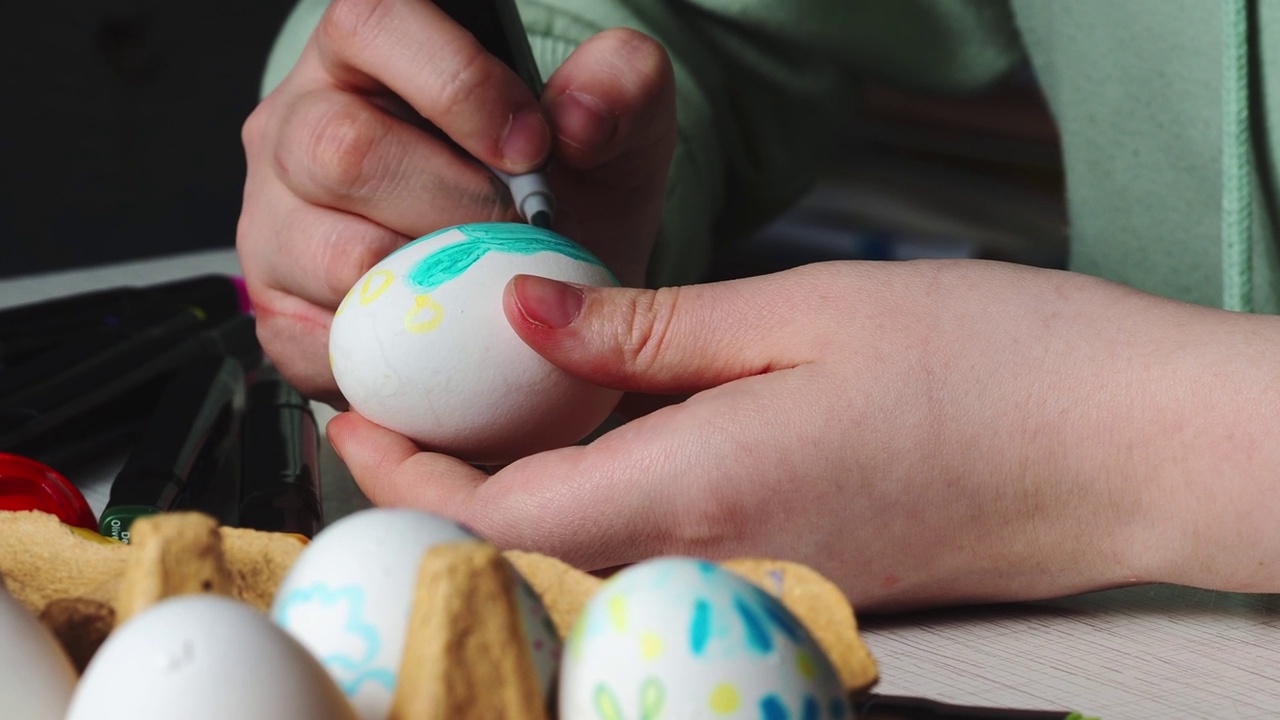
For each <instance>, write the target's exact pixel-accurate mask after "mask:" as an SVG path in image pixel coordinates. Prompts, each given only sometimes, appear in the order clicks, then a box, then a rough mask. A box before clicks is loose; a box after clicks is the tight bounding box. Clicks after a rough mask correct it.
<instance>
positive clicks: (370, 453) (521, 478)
mask: <svg viewBox="0 0 1280 720" xmlns="http://www.w3.org/2000/svg"><path fill="white" fill-rule="evenodd" d="M762 381H763V379H762V378H748V379H746V380H742V381H739V383H735V384H734V395H732V396H731V395H730V394H729V393H727V392H723V391H725V390H727V388H720V389H717V390H712V391H709V392H708V393H706V394H704V395H701V396H699V397H697V398H694V399H693V400H692V401H690V402H688V403H685V404H683V405H680V406H676V407H671V408H667V409H665V410H662V411H659V412H657V413H655V414H654V415H651V416H648V417H646V418H643V419H640V420H637V421H634V422H632V423H629V424H628V425H626V426H624V427H623V428H620V429H618V430H615V431H613V432H611V433H609V434H608V435H605V436H604V437H603V438H601V439H599V440H597V441H596V442H594V443H592V444H591V445H588V446H583V447H571V448H563V449H560V450H554V451H550V452H545V453H540V454H537V455H533V456H529V457H526V458H524V459H522V460H519V461H516V462H515V463H512V464H511V465H508V466H507V467H505V468H503V469H502V470H501V471H499V472H498V473H497V474H495V475H493V476H492V477H485V476H484V473H481V472H480V471H478V470H475V469H474V468H471V467H470V466H468V465H466V464H465V463H462V462H460V461H457V460H453V459H452V458H447V457H444V456H441V455H435V454H431V453H417V452H416V448H415V447H414V446H413V444H412V442H410V441H408V440H406V439H404V438H401V437H400V436H398V435H396V434H395V433H391V432H389V431H386V430H383V429H381V428H378V427H376V426H374V425H372V423H368V422H367V421H360V422H357V421H356V420H355V419H353V418H350V417H347V416H344V417H343V418H342V422H341V423H340V422H339V420H337V419H335V421H334V422H333V423H331V425H330V437H331V440H332V441H333V442H334V445H335V448H340V449H339V452H340V455H341V457H342V458H343V460H344V461H345V462H346V463H347V466H348V468H350V469H351V471H352V475H353V476H354V477H355V478H356V480H357V482H358V483H360V485H361V487H362V488H364V489H366V492H370V493H372V494H371V497H376V502H378V503H380V504H391V505H397V506H406V507H414V508H417V509H421V510H426V511H428V512H435V513H439V514H442V515H445V516H447V517H450V518H453V519H455V520H457V521H458V522H461V523H463V524H464V525H466V526H467V527H469V528H471V529H472V530H473V531H474V532H476V533H477V534H479V535H480V536H482V537H485V538H487V539H489V540H491V541H492V542H494V543H495V544H497V545H499V546H500V547H503V548H517V549H525V550H534V551H537V552H542V553H545V554H548V555H552V556H555V557H558V558H561V559H563V560H565V561H567V562H570V563H572V564H574V565H576V566H578V567H581V568H583V569H585V570H597V569H601V568H608V567H614V566H617V565H622V564H626V563H631V562H636V561H638V560H642V559H644V558H645V557H650V556H654V555H660V554H669V553H691V554H697V555H700V556H707V557H711V556H717V555H719V556H724V555H726V554H732V553H734V552H738V551H743V550H746V549H747V548H746V546H745V545H744V543H745V542H746V541H747V540H748V539H754V541H758V542H771V543H780V544H779V545H778V546H779V547H782V546H783V545H785V537H786V536H787V535H788V534H794V531H793V528H792V527H790V526H789V525H788V524H787V523H788V522H789V521H787V519H786V517H785V515H786V513H782V515H783V516H784V517H781V518H770V517H768V515H769V512H768V511H767V510H766V512H764V513H763V515H762V516H757V515H761V513H759V512H758V510H759V509H760V508H766V509H773V508H781V507H784V506H785V505H784V503H785V498H782V497H777V498H771V497H769V493H778V492H781V493H789V494H792V495H794V488H791V487H790V486H789V484H787V483H779V484H777V485H776V486H769V487H766V486H765V485H763V484H762V485H760V486H759V487H752V488H746V489H743V490H742V491H741V492H735V491H733V490H732V488H733V487H734V485H735V484H737V479H738V478H741V477H747V476H749V475H750V470H751V468H750V467H747V466H746V465H748V464H750V463H751V462H754V460H753V459H752V458H751V454H750V453H744V452H743V448H744V447H752V446H756V445H763V444H765V443H766V441H787V440H789V439H790V438H789V434H794V433H795V432H796V430H794V428H795V427H798V426H799V423H796V422H795V418H794V417H790V416H788V414H787V413H786V412H785V411H784V412H779V413H777V414H776V415H773V416H763V417H762V416H761V414H760V413H759V405H760V403H761V402H763V400H762V398H763V396H762V395H761V393H760V392H759V391H760V383H762ZM731 397H732V399H730V398H731ZM727 426H731V427H734V428H735V432H733V433H726V432H725V427H727ZM789 428H791V429H789ZM817 499H818V500H820V501H825V500H826V498H824V497H821V493H818V495H817ZM744 528H749V529H750V532H749V533H748V532H745V530H744Z"/></svg>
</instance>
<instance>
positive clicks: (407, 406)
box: [329, 223, 621, 463]
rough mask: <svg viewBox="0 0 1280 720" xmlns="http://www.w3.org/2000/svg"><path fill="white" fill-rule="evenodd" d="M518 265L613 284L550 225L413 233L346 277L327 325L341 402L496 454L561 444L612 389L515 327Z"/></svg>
mask: <svg viewBox="0 0 1280 720" xmlns="http://www.w3.org/2000/svg"><path fill="white" fill-rule="evenodd" d="M517 274H529V275H540V276H542V277H548V278H552V279H555V280H561V281H564V282H570V283H576V284H580V285H591V286H604V285H617V281H616V280H615V279H614V277H613V275H612V274H611V273H610V272H609V270H608V269H606V268H605V266H604V264H603V263H601V262H600V260H598V259H597V258H596V257H595V256H594V255H592V254H591V253H590V252H588V251H587V250H586V249H584V248H583V247H581V246H580V245H578V244H577V243H574V242H572V241H571V240H569V239H567V238H565V237H563V236H561V235H559V234H557V233H554V232H552V231H550V230H544V229H542V228H538V227H534V226H532V225H523V224H519V223H476V224H470V225H459V226H456V227H451V228H446V229H444V230H440V231H438V232H434V233H431V234H430V235H426V236H424V237H421V238H419V239H417V240H415V241H413V242H411V243H409V244H407V245H405V246H404V247H402V248H400V249H398V250H396V251H395V252H393V253H392V254H390V255H388V256H387V257H386V258H384V259H383V260H382V261H381V262H379V263H377V264H376V265H374V266H373V267H372V268H371V269H370V270H369V271H368V272H366V273H365V274H364V276H363V277H361V278H360V280H359V281H357V282H356V284H355V286H354V287H352V288H351V290H350V292H348V293H347V296H346V297H345V298H344V299H343V301H342V303H341V305H339V307H338V309H337V311H336V313H335V315H334V319H333V324H332V326H331V328H330V332H329V361H330V365H331V366H332V368H333V375H334V378H335V380H336V381H337V384H338V388H339V389H340V390H341V391H342V394H343V395H344V396H345V398H346V399H347V401H348V402H349V403H350V405H351V408H352V409H354V410H355V411H357V412H358V413H360V414H361V415H363V416H364V417H366V418H368V419H369V420H371V421H373V422H374V423H377V424H378V425H381V426H383V427H385V428H388V429H390V430H394V431H396V432H399V433H400V434H402V435H405V436H407V437H409V438H411V439H413V440H414V441H416V442H417V443H419V444H420V445H422V446H424V447H426V448H428V449H431V450H434V451H438V452H445V453H448V454H451V455H454V456H455V457H459V458H462V459H464V460H467V461H469V462H475V463H504V462H509V461H511V460H514V459H517V458H519V457H522V456H524V455H527V454H530V453H533V452H538V451H541V450H547V449H550V448H554V447H561V446H565V445H571V444H573V443H575V442H577V441H578V440H580V439H582V438H583V437H585V436H586V435H587V434H589V433H590V432H591V431H592V430H595V429H596V428H597V427H598V426H599V425H600V424H601V423H602V422H603V421H604V420H605V419H606V418H607V417H608V415H609V413H610V412H612V410H613V408H614V406H615V405H616V404H617V402H618V400H619V398H620V397H621V393H620V392H618V391H616V390H611V389H606V388H602V387H599V386H597V385H593V384H591V383H588V382H586V381H584V380H582V379H580V378H577V377H574V376H572V375H570V374H568V373H566V372H564V371H563V370H561V369H559V368H558V367H556V366H555V365H552V364H551V363H550V362H549V361H547V360H546V359H545V358H543V357H542V356H541V355H538V354H537V353H536V352H535V351H534V350H533V349H532V348H530V347H529V346H528V345H527V344H525V342H524V341H523V340H521V339H520V337H519V336H518V335H516V333H515V330H513V329H512V328H511V325H510V324H509V322H508V321H507V318H506V315H505V314H504V311H503V292H504V289H505V287H506V285H507V283H508V281H510V280H511V278H512V277H514V276H515V275H517Z"/></svg>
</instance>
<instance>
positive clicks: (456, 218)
mask: <svg viewBox="0 0 1280 720" xmlns="http://www.w3.org/2000/svg"><path fill="white" fill-rule="evenodd" d="M277 127H278V128H279V137H278V141H277V144H276V146H277V149H276V151H275V152H274V153H273V154H272V156H271V157H272V159H273V163H274V172H275V174H276V176H277V177H278V178H279V179H280V181H281V182H282V183H283V185H284V186H285V187H287V188H288V189H289V190H290V191H291V192H292V193H293V194H295V195H297V196H298V197H299V198H301V199H302V200H305V201H307V202H308V203H311V204H315V205H321V206H324V207H328V208H332V209H335V210H341V211H344V212H347V213H351V214H354V215H359V216H362V217H365V218H368V219H369V220H372V221H374V222H375V223H377V224H379V225H382V226H383V227H386V228H388V229H390V230H393V231H395V232H397V233H400V234H401V235H404V236H406V237H420V236H422V235H424V234H426V233H427V232H430V231H431V230H435V229H437V228H440V227H445V226H449V225H456V224H461V223H464V222H476V221H484V220H509V219H513V218H514V217H515V210H514V208H513V207H512V203H511V195H510V192H509V191H508V190H507V189H506V187H505V186H503V185H502V183H501V181H499V180H498V178H497V177H496V176H494V175H493V173H491V172H489V171H488V170H486V169H485V168H483V167H481V166H480V165H479V164H477V163H476V162H475V161H474V160H471V159H470V158H466V157H463V156H461V155H460V154H459V153H458V152H457V151H455V150H454V149H452V148H450V147H448V146H447V145H446V144H445V142H444V141H442V140H440V139H438V138H435V137H432V136H431V135H430V134H428V133H426V132H423V131H422V130H421V129H419V128H416V127H413V126H412V125H410V124H408V123H406V122H404V121H402V120H400V119H398V118H395V117H392V116H391V115H389V114H387V113H386V112H385V111H384V110H383V109H381V108H380V107H377V106H376V105H374V104H373V103H371V102H369V101H368V100H366V99H364V98H362V97H359V96H356V95H352V94H349V93H343V92H338V91H336V90H313V91H311V92H307V93H303V94H300V95H299V96H297V97H296V98H295V99H294V100H293V102H292V103H290V104H289V106H288V107H287V108H285V109H284V112H283V117H282V120H281V122H280V123H279V124H278V126H277Z"/></svg>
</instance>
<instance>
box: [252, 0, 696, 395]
mask: <svg viewBox="0 0 1280 720" xmlns="http://www.w3.org/2000/svg"><path fill="white" fill-rule="evenodd" d="M674 98H675V90H674V79H673V74H672V70H671V65H670V62H669V60H668V58H667V56H666V53H665V51H664V50H663V49H662V47H661V46H660V45H658V44H657V43H656V42H655V41H653V40H651V39H650V38H648V37H647V36H645V35H642V34H640V33H638V32H635V31H631V30H609V31H606V32H603V33H600V34H599V35H596V36H595V37H593V38H591V39H589V40H588V41H586V42H585V43H583V44H582V45H581V46H580V47H579V48H578V49H577V50H576V51H575V52H574V53H573V54H572V55H571V56H570V57H569V58H568V59H567V60H566V61H565V63H564V64H563V65H562V66H561V67H560V68H559V69H558V70H557V71H556V72H555V73H554V74H553V75H552V76H551V77H550V78H549V79H548V81H547V84H546V89H545V91H544V94H543V96H542V98H541V102H539V100H538V99H537V98H535V97H534V96H533V95H532V94H531V92H530V91H529V89H528V88H527V87H525V86H524V84H523V83H522V82H521V81H520V80H519V78H518V77H517V76H516V75H515V73H514V72H512V71H511V70H510V69H509V68H507V67H506V66H505V65H503V64H502V63H501V62H500V61H498V60H497V59H496V58H494V57H493V56H491V55H489V54H488V53H487V52H485V51H484V49H483V48H482V47H481V46H480V45H479V43H478V42H477V41H476V40H475V38H473V37H472V36H471V35H470V34H469V33H467V32H466V31H465V30H464V29H463V28H461V27H460V26H458V25H457V24H456V23H454V22H453V21H452V20H451V19H450V18H449V17H448V16H446V15H445V14H444V13H443V12H442V11H441V10H440V9H438V8H437V7H435V6H434V5H433V4H431V3H425V2H418V1H417V0H334V2H333V3H332V4H331V5H330V6H329V8H328V10H327V11H326V13H325V15H324V17H323V18H322V19H321V21H320V23H319V25H318V26H317V28H316V30H315V32H314V33H313V35H312V37H311V39H310V41H309V42H308V44H307V46H306V48H305V49H304V51H303V53H302V56H301V58H300V59H299V61H298V63H297V64H296V65H295V66H294V68H293V70H292V71H291V72H290V73H289V75H288V76H287V77H286V78H285V79H284V80H283V81H282V82H281V84H280V85H279V87H277V88H276V89H275V90H274V91H273V92H272V93H271V94H270V95H269V96H268V97H266V98H265V99H264V100H263V101H262V103H261V104H260V105H259V106H258V107H257V109H256V110H255V111H254V112H253V113H252V115H250V117H249V118H248V120H247V121H246V122H245V125H244V131H243V140H244V146H245V153H246V160H247V165H248V173H247V177H246V181H245V193H244V204H243V208H242V211H241V216H240V222H239V227H238V230H237V238H236V244H237V249H238V251H239V255H240V262H241V265H242V267H243V270H244V276H245V280H246V283H247V285H248V289H249V294H250V297H251V299H252V301H253V304H254V309H255V312H256V314H257V318H258V334H259V338H260V339H261V341H262V344H263V347H264V348H265V350H266V352H267V354H268V355H269V356H270V357H271V359H272V361H273V362H274V363H275V364H276V365H277V366H278V367H279V368H280V370H281V372H282V374H283V375H284V376H285V378H286V379H288V380H289V381H290V382H291V383H293V384H294V385H296V386H297V387H298V388H299V389H301V390H302V391H303V392H304V393H306V394H307V395H308V396H311V397H315V398H318V399H322V400H325V401H328V402H331V403H334V404H337V405H342V400H341V397H340V395H339V393H338V390H337V387H336V386H335V384H334V381H333V376H332V373H331V372H330V369H329V363H328V331H329V324H330V321H331V320H332V317H333V311H334V309H336V308H337V306H338V303H339V302H340V301H341V299H342V297H343V296H344V295H345V294H346V292H347V290H348V289H349V288H350V287H351V286H352V285H353V284H354V283H355V282H356V280H358V279H359V278H360V276H361V275H363V274H364V272H365V271H367V270H368V269H369V268H370V267H372V266H373V265H374V264H375V263H376V262H378V261H379V260H380V259H382V258H383V257H385V256H386V255H387V254H388V253H390V252H391V251H392V250H395V249H396V248H398V247H400V246H401V245H403V244H404V243H406V242H408V241H409V240H411V239H413V238H416V237H420V236H422V235H425V234H427V233H429V232H432V231H434V230H437V229H440V228H443V227H448V226H450V225H456V224H460V223H467V222H480V221H489V220H512V221H514V220H518V216H517V214H516V212H515V209H514V208H513V206H512V203H511V199H510V194H509V193H508V191H507V190H506V188H505V186H504V185H503V184H502V183H501V182H500V181H498V180H497V178H496V177H495V176H494V175H493V174H492V173H490V172H489V171H488V170H487V169H486V168H485V167H484V166H483V165H482V164H481V162H483V163H485V164H488V165H490V166H492V167H494V168H496V169H499V170H502V171H504V172H508V173H513V174H514V173H521V172H528V171H530V170H533V169H536V168H538V167H540V166H542V165H543V164H544V163H545V162H546V161H547V160H548V159H550V160H551V161H552V165H551V169H550V177H549V181H550V183H551V185H552V189H553V191H554V192H555V194H556V201H557V218H556V227H555V229H556V230H557V231H559V232H560V233H562V234H564V235H566V236H568V237H570V238H572V239H574V240H576V241H578V242H580V243H582V244H583V245H585V246H586V247H588V248H589V249H591V250H592V251H593V252H595V253H596V254H597V255H599V256H600V257H601V259H602V260H604V262H605V263H606V264H608V265H609V267H610V268H611V269H612V270H613V272H614V273H615V274H616V275H617V276H618V277H619V279H620V280H621V281H622V282H623V283H624V284H629V285H638V284H640V283H641V282H642V281H643V278H644V270H645V266H646V263H647V261H648V256H649V252H650V250H651V249H652V246H653V242H654V238H655V236H656V234H657V229H658V224H659V220H660V215H661V208H662V202H663V194H664V190H665V186H666V176H667V170H668V167H669V165H670V161H671V155H672V152H673V149H674V147H675V137H676V128H675V99H674ZM477 160H478V161H479V162H477Z"/></svg>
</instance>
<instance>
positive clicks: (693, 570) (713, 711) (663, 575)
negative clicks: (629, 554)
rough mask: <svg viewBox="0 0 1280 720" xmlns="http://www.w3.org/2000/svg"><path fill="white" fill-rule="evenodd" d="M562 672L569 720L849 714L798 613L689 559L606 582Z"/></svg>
mask: <svg viewBox="0 0 1280 720" xmlns="http://www.w3.org/2000/svg"><path fill="white" fill-rule="evenodd" d="M560 673H561V674H560V697H559V704H560V718H561V720H588V719H589V720H601V718H603V719H604V720H646V719H651V718H660V717H686V718H741V719H743V720H746V719H747V718H750V719H751V720H759V719H760V718H765V720H837V719H840V718H845V719H847V718H850V717H851V710H850V706H849V703H848V700H847V698H846V697H845V695H844V692H843V688H842V685H841V683H840V681H839V679H838V677H837V675H836V672H835V670H834V669H833V668H832V666H831V663H830V661H829V660H828V659H827V657H826V655H825V654H824V653H823V652H822V649H821V648H820V647H819V646H818V644H817V643H816V642H815V641H814V639H813V638H812V637H811V636H810V634H809V633H808V631H807V630H806V629H805V627H804V626H803V625H802V624H801V623H800V622H799V621H798V620H796V618H795V617H794V616H793V615H792V614H791V612H790V611H789V610H787V608H786V607H785V606H784V605H783V604H782V603H781V602H779V601H778V600H777V599H776V598H774V597H773V596H772V595H769V594H768V593H766V592H765V591H763V590H761V589H760V588H758V587H756V586H755V585H752V584H751V583H750V582H748V581H746V580H744V579H742V578H740V577H738V576H737V575H734V574H733V573H731V572H729V571H727V570H724V569H723V568H721V567H720V566H718V565H715V564H713V563H709V562H704V561H701V560H695V559H692V558H683V557H668V558H659V559H656V560H649V561H646V562H643V563H640V564H638V565H633V566H631V567H630V568H627V569H626V570H623V571H622V572H620V573H618V574H617V575H615V576H613V577H612V578H610V579H609V581H608V582H606V583H605V584H603V585H602V586H601V587H600V589H599V590H598V591H597V592H596V593H595V594H594V595H593V596H592V598H591V600H590V601H589V602H588V603H587V605H586V607H585V608H584V610H583V613H582V615H581V616H580V617H579V618H578V621H577V622H576V623H575V624H574V627H573V629H572V631H571V632H570V635H569V638H568V642H567V644H566V648H565V654H564V660H563V663H562V666H561V670H560Z"/></svg>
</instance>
